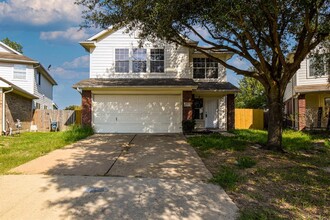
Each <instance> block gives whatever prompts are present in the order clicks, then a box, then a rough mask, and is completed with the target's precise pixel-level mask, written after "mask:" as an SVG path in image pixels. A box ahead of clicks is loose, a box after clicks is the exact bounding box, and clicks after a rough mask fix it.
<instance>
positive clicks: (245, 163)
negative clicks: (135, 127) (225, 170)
mask: <svg viewBox="0 0 330 220" xmlns="http://www.w3.org/2000/svg"><path fill="white" fill-rule="evenodd" d="M256 164H257V162H256V161H255V160H254V159H252V158H251V157H249V156H242V157H238V158H237V166H238V167H239V168H241V169H244V168H251V167H253V166H254V165H256Z"/></svg>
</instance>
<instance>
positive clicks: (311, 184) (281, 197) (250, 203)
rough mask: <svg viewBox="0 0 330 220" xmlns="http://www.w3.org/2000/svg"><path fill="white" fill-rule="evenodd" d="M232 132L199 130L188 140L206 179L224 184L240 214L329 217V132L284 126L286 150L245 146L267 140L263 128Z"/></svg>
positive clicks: (304, 217)
mask: <svg viewBox="0 0 330 220" xmlns="http://www.w3.org/2000/svg"><path fill="white" fill-rule="evenodd" d="M232 133H233V134H235V136H233V137H223V136H221V135H215V134H213V135H204V136H201V137H193V138H189V142H190V143H191V145H192V146H194V147H195V149H196V151H197V153H198V154H199V155H200V156H201V157H202V160H203V162H204V164H205V165H206V167H207V168H208V169H209V170H210V171H211V173H212V174H213V176H214V177H213V178H212V179H211V182H212V183H216V184H219V185H221V186H222V187H224V188H225V189H226V192H227V193H228V195H229V196H230V197H231V198H232V199H233V201H234V202H235V203H236V204H237V206H238V207H239V208H240V210H241V215H240V218H239V219H328V217H329V216H330V200H329V198H330V174H329V172H327V171H326V169H325V168H329V167H330V140H329V133H328V132H298V131H293V130H285V131H284V132H283V147H284V149H285V150H286V153H285V154H282V153H277V152H272V151H267V150H262V149H255V148H252V147H249V146H252V145H256V144H260V145H264V144H266V141H267V132H266V131H258V130H236V131H233V132H232ZM256 162H257V163H256ZM242 168H243V169H242ZM244 168H249V169H244Z"/></svg>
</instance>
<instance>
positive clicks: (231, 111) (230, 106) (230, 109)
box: [227, 94, 235, 130]
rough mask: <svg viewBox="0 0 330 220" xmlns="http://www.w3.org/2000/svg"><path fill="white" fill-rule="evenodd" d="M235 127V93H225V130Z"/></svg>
mask: <svg viewBox="0 0 330 220" xmlns="http://www.w3.org/2000/svg"><path fill="white" fill-rule="evenodd" d="M233 129H235V95H234V94H228V95H227V130H233Z"/></svg>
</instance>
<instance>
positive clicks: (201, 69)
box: [193, 58, 219, 79]
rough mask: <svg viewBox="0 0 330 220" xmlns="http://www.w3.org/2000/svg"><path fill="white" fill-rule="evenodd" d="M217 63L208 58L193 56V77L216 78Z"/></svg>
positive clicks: (217, 72)
mask: <svg viewBox="0 0 330 220" xmlns="http://www.w3.org/2000/svg"><path fill="white" fill-rule="evenodd" d="M218 75H219V67H218V63H217V62H216V61H214V60H212V59H210V58H193V78H194V79H215V78H218Z"/></svg>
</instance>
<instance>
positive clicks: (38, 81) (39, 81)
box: [37, 72, 41, 86]
mask: <svg viewBox="0 0 330 220" xmlns="http://www.w3.org/2000/svg"><path fill="white" fill-rule="evenodd" d="M37 83H38V85H39V86H40V85H41V73H40V72H37Z"/></svg>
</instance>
